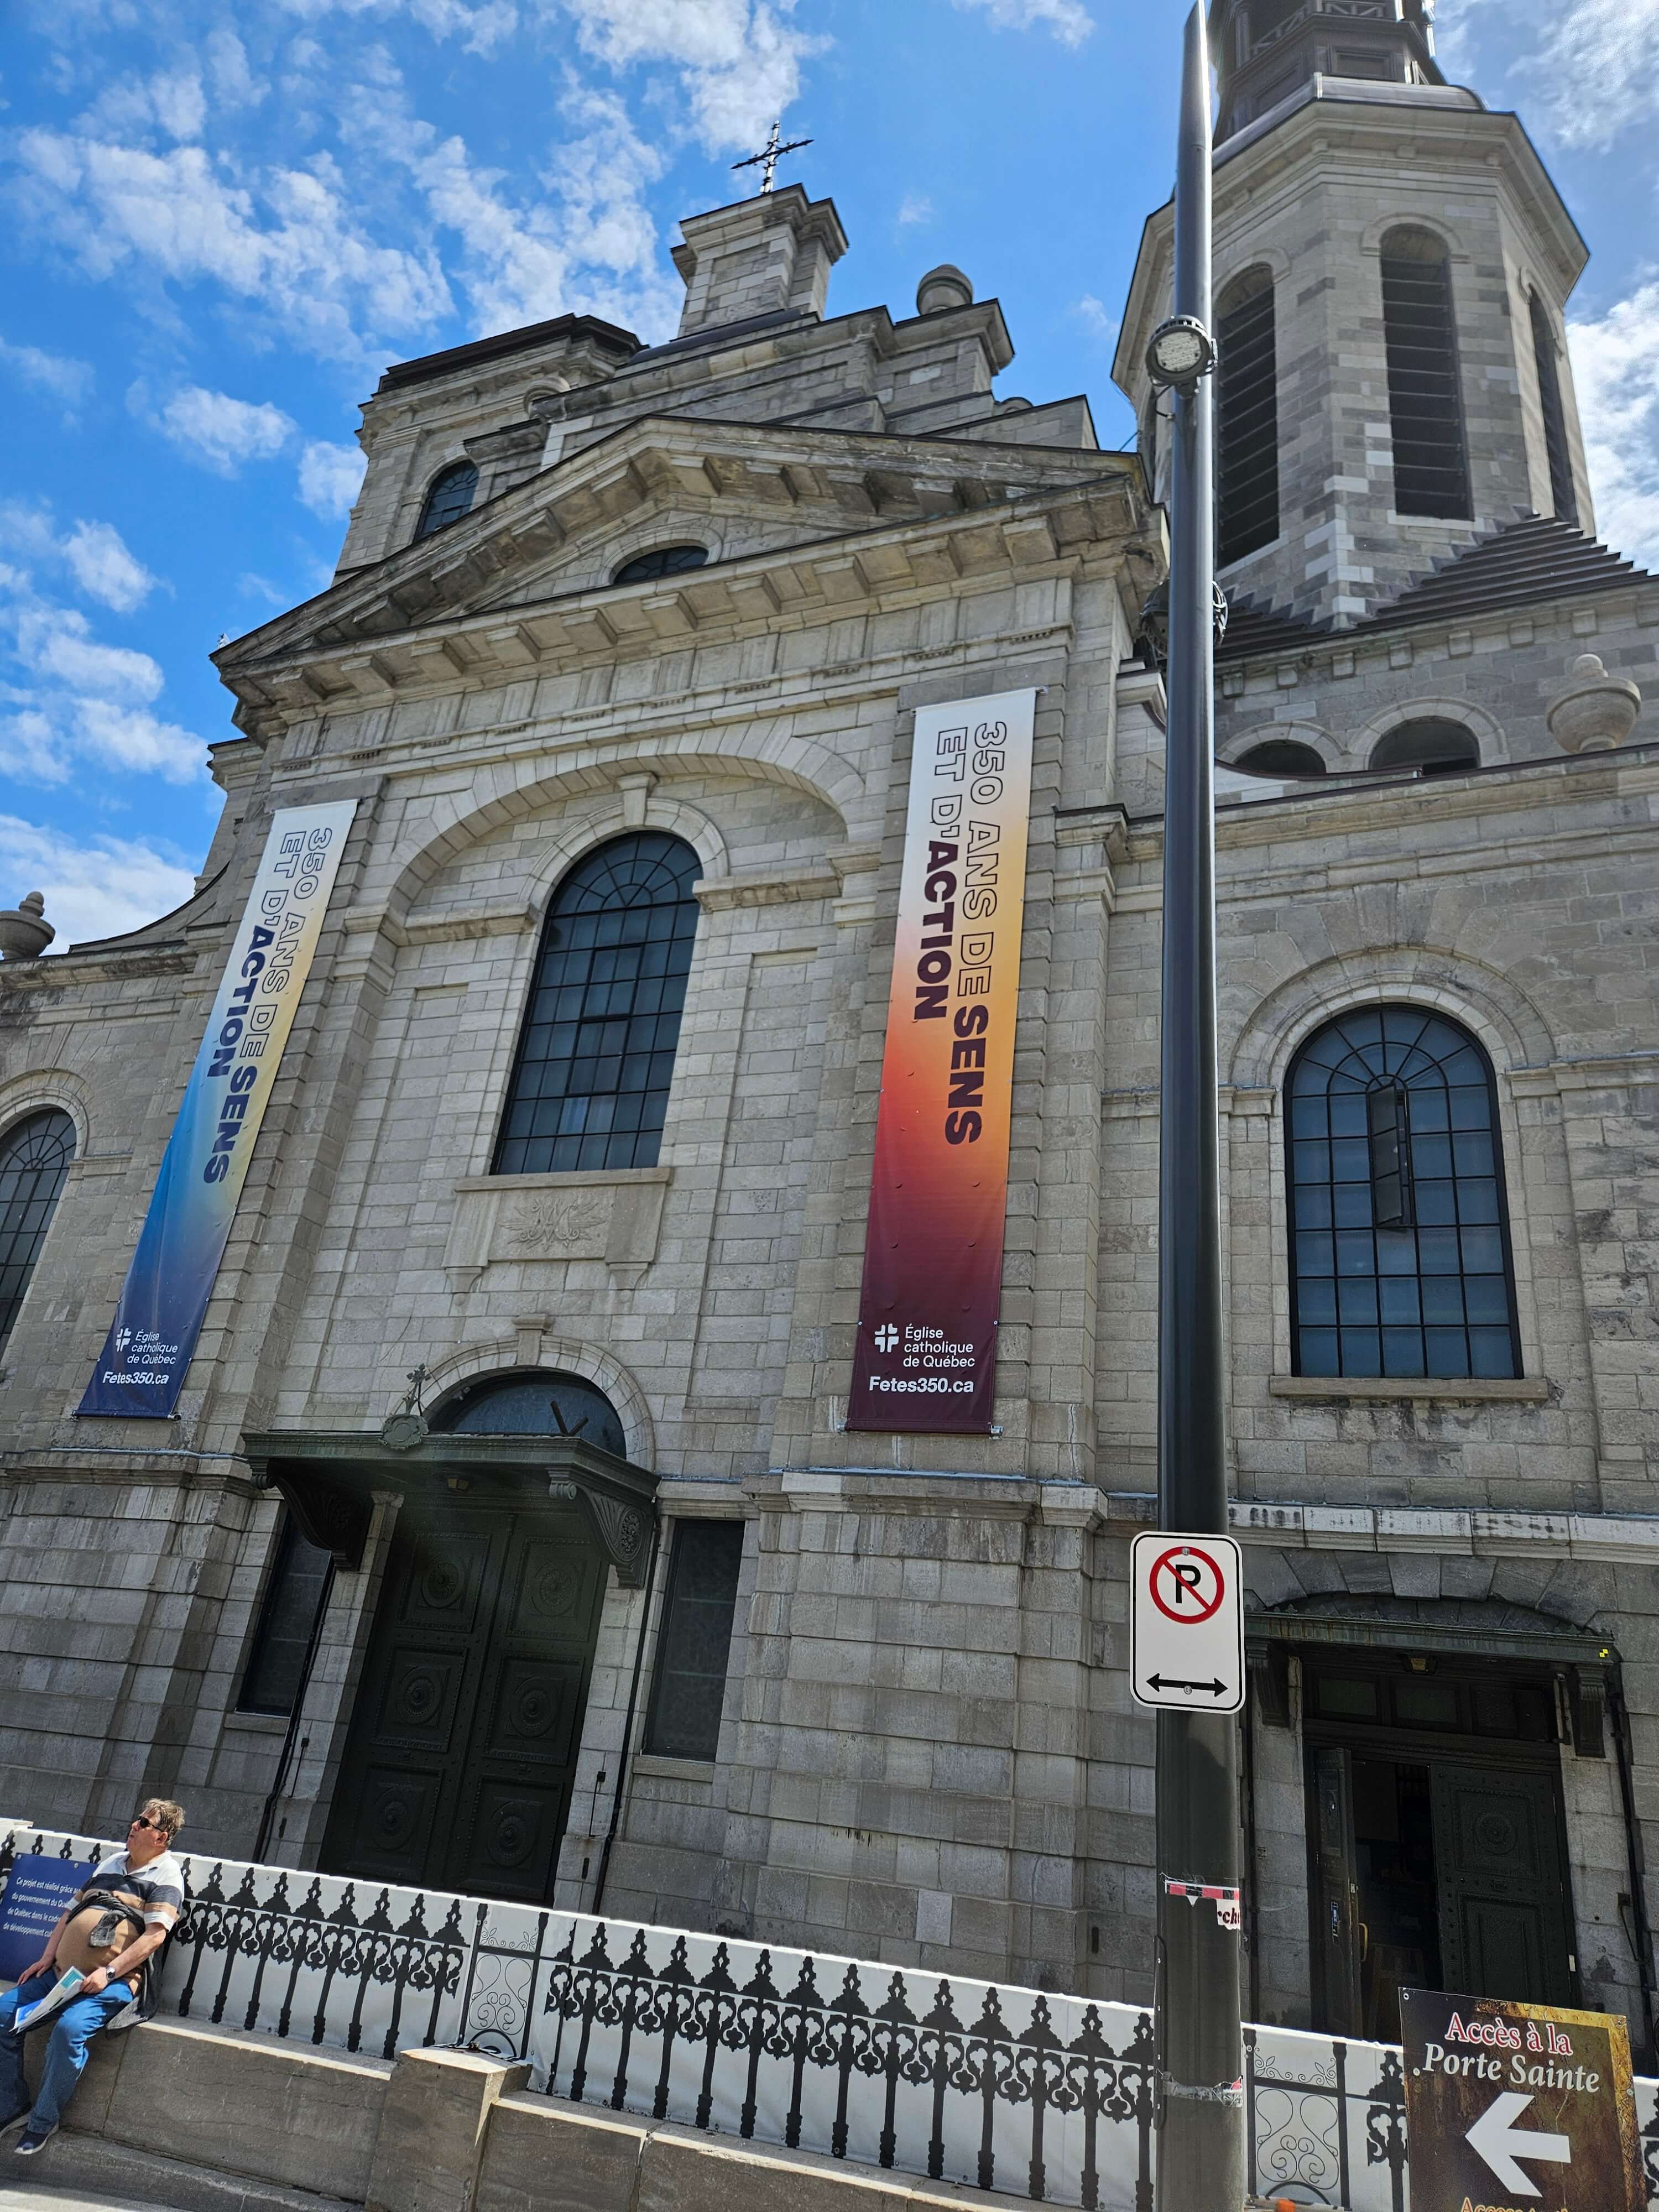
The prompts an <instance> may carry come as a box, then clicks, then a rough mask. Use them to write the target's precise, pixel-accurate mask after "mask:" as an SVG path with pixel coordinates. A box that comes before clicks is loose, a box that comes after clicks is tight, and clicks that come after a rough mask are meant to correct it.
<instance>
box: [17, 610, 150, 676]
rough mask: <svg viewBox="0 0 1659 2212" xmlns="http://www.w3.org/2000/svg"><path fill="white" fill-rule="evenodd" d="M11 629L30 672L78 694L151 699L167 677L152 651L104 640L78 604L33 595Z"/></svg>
mask: <svg viewBox="0 0 1659 2212" xmlns="http://www.w3.org/2000/svg"><path fill="white" fill-rule="evenodd" d="M12 631H13V636H14V638H15V649H16V653H17V658H18V659H20V660H21V662H22V664H23V665H24V667H25V668H27V670H28V671H29V672H30V674H31V675H33V676H38V677H44V678H46V679H47V680H48V681H49V682H52V683H55V684H63V685H64V686H65V687H66V688H67V689H69V690H71V691H74V692H76V693H78V694H82V695H90V696H94V697H96V698H100V699H106V700H118V701H120V702H123V703H128V702H135V701H137V702H149V700H151V699H154V698H155V696H156V695H157V694H158V693H159V692H160V690H161V686H162V684H163V682H164V681H165V678H163V677H162V674H161V669H160V668H159V667H158V666H157V665H156V663H155V661H153V660H152V659H150V657H149V653H135V652H134V651H133V650H132V648H131V647H130V646H125V645H100V643H99V641H97V639H95V638H94V636H93V635H92V625H91V623H89V622H88V620H87V618H86V617H85V616H84V615H83V614H81V613H78V612H77V611H76V609H75V608H73V607H58V606H53V605H51V604H50V603H48V602H46V601H42V600H37V599H33V596H32V595H31V596H29V597H27V598H25V599H21V601H20V603H19V604H18V605H16V606H15V608H14V610H13V617H12Z"/></svg>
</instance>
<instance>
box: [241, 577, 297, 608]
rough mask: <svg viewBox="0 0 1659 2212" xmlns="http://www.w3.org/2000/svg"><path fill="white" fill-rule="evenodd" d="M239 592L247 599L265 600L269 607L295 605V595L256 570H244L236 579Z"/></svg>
mask: <svg viewBox="0 0 1659 2212" xmlns="http://www.w3.org/2000/svg"><path fill="white" fill-rule="evenodd" d="M236 589H237V592H238V594H239V595H240V597H241V598H242V599H263V600H264V602H265V604H266V605H268V606H273V607H286V606H291V605H293V594H292V593H291V592H285V591H283V589H282V587H281V586H280V585H276V584H273V583H272V582H271V580H270V577H269V576H262V575H260V574H259V573H258V570H257V569H254V568H244V569H243V571H242V573H241V574H240V576H239V577H238V578H237V579H236Z"/></svg>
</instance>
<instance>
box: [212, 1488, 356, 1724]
mask: <svg viewBox="0 0 1659 2212" xmlns="http://www.w3.org/2000/svg"><path fill="white" fill-rule="evenodd" d="M333 1574H334V1562H333V1560H332V1559H331V1557H330V1555H329V1553H326V1552H325V1551H321V1550H319V1547H317V1546H316V1545H315V1544H309V1543H307V1541H306V1540H305V1538H304V1537H303V1536H302V1535H301V1534H300V1531H299V1529H298V1528H296V1527H295V1524H294V1520H293V1517H292V1516H291V1515H288V1514H284V1516H283V1527H282V1533H281V1534H280V1535H279V1536H278V1537H277V1539H276V1559H274V1561H273V1562H272V1564H271V1569H270V1581H269V1582H268V1583H266V1584H265V1594H264V1598H263V1599H262V1600H261V1601H260V1605H259V1618H258V1622H257V1623H256V1625H255V1627H254V1631H253V1647H252V1650H251V1651H250V1652H249V1654H248V1662H247V1668H246V1673H245V1674H243V1676H242V1692H241V1695H240V1697H239V1698H238V1699H237V1700H236V1709H237V1711H239V1712H244V1713H275V1714H276V1715H277V1716H278V1717H280V1718H282V1719H283V1720H286V1719H287V1718H288V1717H289V1714H291V1713H292V1712H293V1711H294V1706H295V1699H297V1698H298V1697H299V1696H300V1693H301V1690H302V1689H303V1687H304V1678H305V1667H306V1655H307V1652H308V1651H309V1650H310V1649H311V1639H312V1635H313V1631H314V1630H315V1628H316V1626H317V1617H318V1615H319V1613H320V1612H321V1611H322V1608H323V1606H324V1604H325V1601H326V1600H327V1596H328V1586H329V1583H330V1582H331V1580H332V1578H333Z"/></svg>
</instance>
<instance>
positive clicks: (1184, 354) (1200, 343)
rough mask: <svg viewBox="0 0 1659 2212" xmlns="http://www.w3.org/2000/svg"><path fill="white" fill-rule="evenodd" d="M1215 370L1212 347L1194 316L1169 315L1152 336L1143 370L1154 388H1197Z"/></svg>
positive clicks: (1206, 334)
mask: <svg viewBox="0 0 1659 2212" xmlns="http://www.w3.org/2000/svg"><path fill="white" fill-rule="evenodd" d="M1214 367H1215V345H1214V342H1213V341H1212V338H1211V337H1210V333H1209V332H1208V331H1206V329H1205V327H1204V325H1203V324H1202V323H1200V321H1199V319H1198V318H1197V316H1196V315H1171V316H1170V319H1169V320H1168V321H1167V322H1164V323H1160V324H1159V325H1158V328H1157V329H1156V330H1155V331H1153V332H1152V339H1151V342H1150V343H1149V344H1148V345H1147V348H1146V368H1147V371H1148V373H1149V374H1150V375H1151V377H1152V381H1153V383H1154V384H1160V385H1163V386H1165V387H1168V386H1171V385H1174V386H1191V385H1194V384H1196V383H1197V381H1198V380H1199V378H1200V376H1207V375H1208V374H1209V373H1210V371H1211V370H1212V368H1214Z"/></svg>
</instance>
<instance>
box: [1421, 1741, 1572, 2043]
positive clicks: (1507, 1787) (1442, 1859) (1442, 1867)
mask: <svg viewBox="0 0 1659 2212" xmlns="http://www.w3.org/2000/svg"><path fill="white" fill-rule="evenodd" d="M1433 1790H1434V1800H1433V1802H1434V1863H1435V1875H1436V1878H1437V1883H1438V1886H1439V1892H1440V1952H1441V1971H1442V1972H1443V1977H1444V1980H1445V1986H1446V1987H1447V1988H1448V1989H1449V1990H1468V1991H1469V1993H1470V1994H1471V1996H1486V1997H1510V1998H1512V1999H1515V2000H1516V2001H1517V2002H1522V2003H1529V2004H1555V2005H1559V2004H1571V2002H1572V1975H1571V1965H1570V1962H1569V1951H1570V1942H1569V1937H1568V1932H1567V1931H1568V1924H1569V1922H1568V1912H1567V1895H1566V1885H1565V1880H1564V1878H1563V1874H1562V1867H1561V1849H1560V1838H1559V1828H1558V1821H1557V1804H1556V1785H1555V1780H1554V1777H1553V1776H1552V1775H1548V1774H1528V1773H1509V1774H1506V1773H1504V1772H1503V1771H1500V1770H1483V1769H1481V1768H1480V1767H1459V1766H1452V1765H1438V1764H1437V1765H1436V1766H1435V1768H1434V1772H1433Z"/></svg>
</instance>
